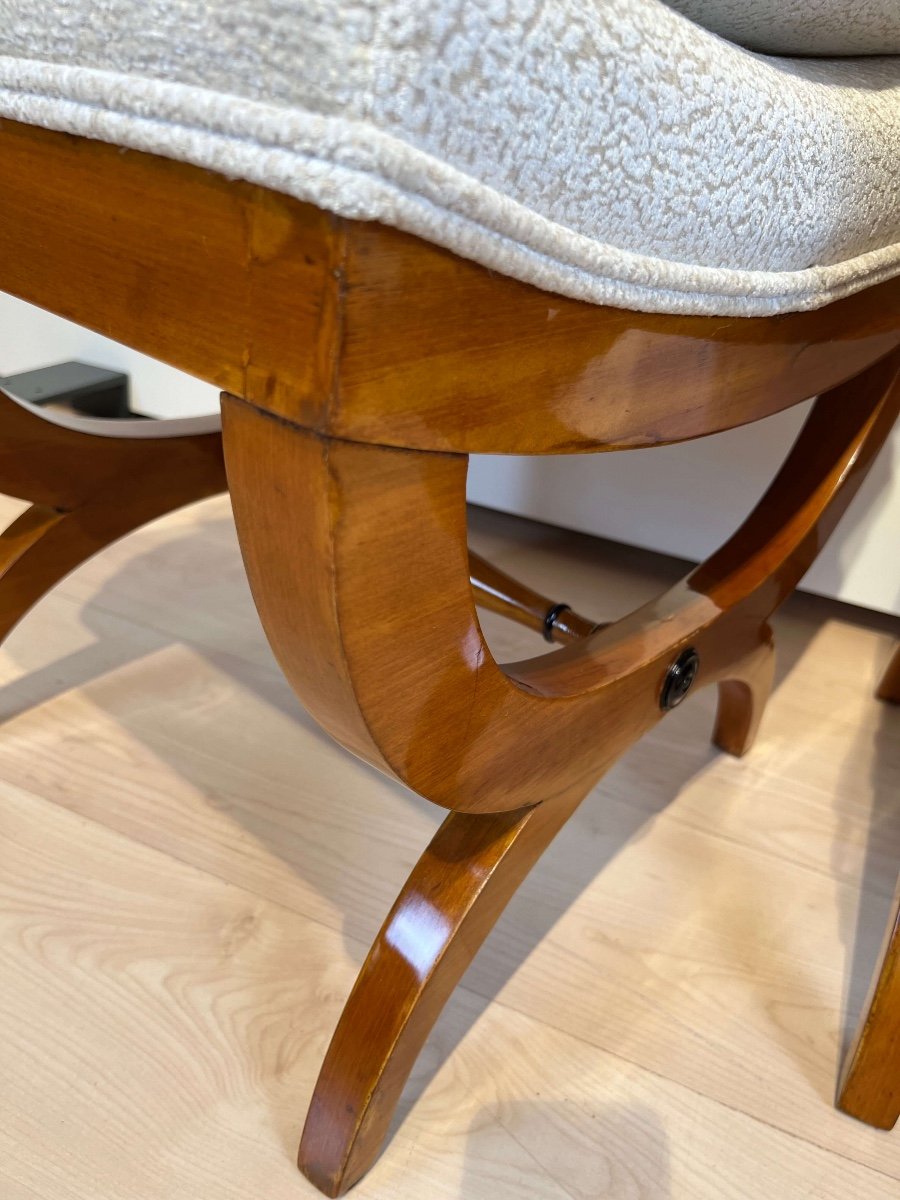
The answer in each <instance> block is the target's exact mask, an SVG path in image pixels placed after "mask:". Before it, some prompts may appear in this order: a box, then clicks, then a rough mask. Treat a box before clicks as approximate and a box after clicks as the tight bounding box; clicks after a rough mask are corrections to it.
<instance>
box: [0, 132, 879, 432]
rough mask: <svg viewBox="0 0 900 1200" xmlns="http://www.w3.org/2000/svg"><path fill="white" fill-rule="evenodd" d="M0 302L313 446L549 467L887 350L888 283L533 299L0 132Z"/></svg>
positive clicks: (244, 193)
mask: <svg viewBox="0 0 900 1200" xmlns="http://www.w3.org/2000/svg"><path fill="white" fill-rule="evenodd" d="M0 155H2V158H3V162H4V166H5V173H4V177H5V186H4V188H3V189H2V194H0V287H2V288H3V290H5V291H9V292H12V293H14V294H15V295H17V296H21V297H22V298H23V299H26V300H29V301H31V302H32V303H34V304H38V305H41V306H42V307H44V308H48V309H50V310H51V311H53V312H56V313H58V314H60V315H61V316H65V317H68V318H70V319H71V320H74V321H77V322H79V323H80V324H82V325H87V326H89V327H90V328H92V329H96V330H98V331H99V332H101V333H103V334H106V335H107V336H109V337H113V338H116V339H117V340H119V341H122V342H125V343H126V344H128V345H130V346H132V347H134V348H135V349H138V350H142V351H144V352H146V353H148V354H152V355H154V356H155V357H157V358H159V359H162V360H163V361H165V362H168V363H171V364H172V365H173V366H176V367H180V368H181V369H182V370H185V371H188V372H190V373H191V374H193V375H197V376H199V377H200V378H202V379H204V380H206V381H207V382H209V383H212V384H215V385H216V386H218V387H220V388H224V389H226V390H227V391H229V392H232V393H234V394H235V395H238V396H241V397H242V398H244V399H247V400H251V401H252V402H254V403H255V404H258V405H260V406H262V407H266V408H269V409H270V410H271V411H274V412H277V413H280V414H282V415H284V416H287V417H289V418H290V419H291V420H292V421H295V422H298V423H299V424H302V425H306V426H309V427H311V428H315V429H317V430H318V431H319V432H322V433H328V434H331V435H333V436H338V437H345V438H351V439H353V440H356V441H369V442H376V443H381V444H386V445H395V446H406V447H412V448H417V449H423V450H441V451H444V450H447V451H453V452H476V451H482V452H492V453H504V454H510V453H521V454H525V453H548V452H554V453H562V452H571V451H584V450H590V449H596V448H609V447H614V446H636V445H647V444H654V443H659V442H668V441H677V440H681V439H684V438H690V437H696V436H698V435H701V434H706V433H711V432H713V431H714V430H718V429H726V428H730V427H732V426H735V425H740V424H742V423H744V422H747V421H752V420H756V419H758V418H760V417H762V416H766V415H768V414H770V413H773V412H778V411H780V410H782V409H784V408H787V407H788V406H790V405H792V404H796V403H798V402H799V401H801V400H804V399H806V398H807V397H809V396H812V395H815V394H817V393H819V392H822V391H824V390H826V389H827V388H831V387H834V386H836V385H837V384H839V383H841V382H842V381H844V380H846V379H848V378H850V377H852V376H853V375H856V374H858V373H859V372H860V371H862V370H864V369H865V368H866V367H867V366H869V365H870V364H871V363H873V362H874V361H875V360H876V359H878V358H880V357H883V356H884V355H886V354H887V353H889V352H890V351H891V350H892V349H894V348H895V347H896V346H897V345H898V344H900V322H898V318H897V312H898V305H900V281H898V280H896V279H895V280H891V281H889V282H887V283H884V284H881V285H879V286H878V287H875V288H871V289H869V290H867V291H864V292H860V293H858V294H857V295H855V296H850V297H848V298H847V299H845V300H841V301H839V302H838V303H835V304H832V305H829V306H827V307H826V308H824V309H820V310H817V311H814V312H805V313H793V314H787V315H783V316H778V317H761V318H752V319H723V318H720V317H673V316H665V315H662V316H660V315H655V314H645V313H632V312H627V311H625V310H621V309H611V308H604V307H598V306H596V305H591V304H586V303H583V302H580V301H575V300H570V299H567V298H566V297H561V296H555V295H551V294H550V293H547V292H543V291H540V290H539V289H537V288H534V287H530V286H528V285H526V284H521V283H518V282H516V281H515V280H511V279H507V278H505V277H503V276H501V275H497V274H496V273H495V272H492V271H489V270H487V269H485V268H483V267H481V266H479V265H477V264H475V263H472V262H468V261H466V260H463V259H460V258H458V257H456V256H455V255H453V254H450V253H449V252H447V251H443V250H441V249H440V248H438V247H435V246H432V245H429V244H428V243H426V242H423V241H421V240H419V239H417V238H415V237H412V236H410V235H407V234H403V233H401V232H399V231H397V230H394V229H388V228H386V227H384V226H381V225H377V224H373V223H365V222H353V221H344V220H339V219H337V218H334V217H331V216H329V215H328V214H325V213H323V212H320V211H319V210H317V209H315V208H313V207H311V206H310V205H304V204H302V203H300V202H299V201H296V200H293V199H291V198H289V197H287V196H283V195H279V194H277V193H274V192H270V191H267V190H266V189H263V188H259V187H254V186H252V185H250V184H246V183H242V182H240V181H235V180H227V179H225V178H223V177H221V176H218V175H216V174H214V173H212V172H208V171H202V170H200V169H198V168H195V167H190V166H187V165H185V164H183V163H176V162H172V161H169V160H167V159H161V158H156V157H154V156H152V155H147V154H141V153H137V152H135V151H122V150H120V149H119V148H117V147H113V146H107V145H104V144H103V143H101V142H94V141H90V140H88V139H84V138H76V137H72V136H70V135H67V134H60V133H52V132H50V131H47V130H40V129H35V128H31V127H27V126H22V125H17V124H15V123H13V122H10V121H2V122H0Z"/></svg>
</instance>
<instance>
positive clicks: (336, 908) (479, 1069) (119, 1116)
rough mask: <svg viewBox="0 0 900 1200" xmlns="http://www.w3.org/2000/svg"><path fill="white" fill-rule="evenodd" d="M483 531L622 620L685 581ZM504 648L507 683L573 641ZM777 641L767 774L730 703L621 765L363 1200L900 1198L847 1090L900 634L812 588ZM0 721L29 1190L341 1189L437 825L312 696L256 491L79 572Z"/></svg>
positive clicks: (882, 1144) (1, 996) (492, 542)
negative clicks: (309, 1143) (352, 1052)
mask: <svg viewBox="0 0 900 1200" xmlns="http://www.w3.org/2000/svg"><path fill="white" fill-rule="evenodd" d="M10 511H13V510H12V509H11V508H10ZM4 515H5V513H4ZM474 523H475V528H474V530H473V544H474V545H475V546H476V547H477V549H478V551H479V552H480V553H482V554H485V555H488V556H489V557H491V558H492V559H496V561H498V562H500V563H502V564H503V566H504V569H506V570H508V571H509V572H510V573H512V574H514V575H516V576H519V577H522V578H528V579H534V580H536V581H537V584H538V586H539V587H540V588H541V589H542V590H549V589H550V587H551V585H555V586H557V587H559V588H561V589H562V591H563V594H565V595H566V596H568V597H569V598H570V599H571V600H572V602H573V604H574V605H575V606H576V607H578V608H583V609H584V610H586V611H590V609H589V608H588V604H589V601H590V599H591V597H598V596H602V597H603V598H604V599H603V606H602V609H601V610H598V615H600V616H603V617H605V618H610V617H614V616H615V615H616V614H617V612H618V611H620V610H623V609H629V608H633V607H635V606H638V605H639V604H640V603H641V602H642V600H643V599H645V598H646V597H647V595H648V594H652V593H653V592H654V591H658V590H661V589H662V588H664V587H665V586H666V584H667V582H669V581H674V580H675V579H677V577H678V574H679V573H680V569H679V565H678V564H670V563H666V562H664V561H660V560H657V559H656V558H654V557H653V556H650V555H642V554H637V553H634V552H628V551H625V550H623V549H622V548H621V547H614V546H605V545H603V544H602V543H596V542H594V541H593V540H592V539H589V538H584V537H579V536H577V535H567V534H563V533H560V532H558V531H556V532H553V531H547V530H540V529H535V528H534V527H532V526H530V525H528V524H526V523H523V522H517V521H515V520H514V519H511V518H501V517H499V516H495V515H493V514H475V518H474ZM484 624H485V627H486V631H487V633H488V636H489V638H490V640H491V644H492V646H493V647H494V651H495V654H496V655H497V656H498V657H499V658H501V659H502V658H504V657H505V658H509V659H512V660H516V659H521V658H524V657H526V656H527V655H528V654H529V652H532V651H533V650H537V649H538V648H539V647H540V644H541V643H540V641H539V639H537V638H536V637H535V635H533V634H531V633H529V631H527V630H525V629H523V628H520V627H518V626H515V625H511V624H509V623H506V622H501V621H500V620H499V619H494V616H493V614H486V615H485V617H484ZM775 633H776V637H777V640H778V643H779V651H780V668H781V669H780V682H779V685H778V687H777V689H776V691H775V693H774V695H773V698H772V701H771V705H770V709H769V712H768V716H767V719H766V720H765V721H764V724H763V728H762V731H761V735H760V741H759V742H758V744H757V747H756V750H755V752H754V754H753V755H751V756H750V757H749V758H747V759H744V760H741V761H737V760H734V759H731V758H728V757H726V756H715V755H712V754H711V753H710V752H709V750H708V748H707V747H705V746H704V744H703V739H704V736H705V733H706V732H707V731H708V729H709V727H710V724H711V722H712V719H713V714H714V701H715V697H714V694H713V693H712V692H710V691H704V692H701V693H699V694H698V695H697V696H696V697H695V698H691V699H690V700H689V701H688V702H686V703H685V705H683V706H682V707H681V708H680V709H679V710H678V711H677V712H676V713H673V714H672V716H671V717H670V718H669V719H668V720H667V721H665V722H663V723H662V724H661V725H659V726H658V727H657V728H656V729H655V730H654V731H652V732H651V733H650V734H649V735H648V737H647V738H646V739H645V740H644V741H643V742H642V743H641V744H640V745H639V746H638V747H636V748H635V750H634V752H633V753H632V754H630V755H629V756H627V758H626V759H625V760H624V761H623V762H622V763H621V764H620V765H619V766H617V767H616V768H615V769H614V771H613V772H612V773H611V774H610V775H609V776H608V777H607V780H606V782H605V784H604V785H603V787H602V789H600V790H599V791H597V792H595V793H594V794H593V795H592V796H591V797H590V798H589V799H588V800H587V801H586V802H585V804H584V805H582V807H581V808H580V809H579V811H578V812H577V813H576V814H575V815H574V816H573V818H572V819H571V821H570V822H569V823H568V824H567V825H566V827H565V828H564V830H563V831H562V832H561V833H560V835H559V838H558V839H557V841H556V842H555V843H554V845H553V846H552V847H551V848H550V850H549V851H548V852H547V854H546V855H545V856H544V858H543V859H542V862H541V864H540V865H539V866H538V867H537V868H536V870H535V872H533V874H532V876H531V878H530V879H529V880H528V881H526V883H525V884H524V885H523V888H522V889H521V890H520V892H519V894H518V895H517V897H516V898H515V899H514V900H513V901H512V905H511V908H510V909H509V910H508V912H507V915H506V917H505V918H504V920H503V921H502V922H501V923H500V925H499V927H498V928H497V929H496V931H495V933H494V935H493V937H492V941H491V947H490V953H487V954H485V955H483V956H479V958H478V959H477V960H476V963H475V964H474V966H473V968H472V970H471V971H470V972H469V974H468V976H467V978H466V980H464V982H463V984H462V986H461V987H460V988H459V989H457V991H456V993H455V996H454V999H453V1001H452V1002H451V1004H450V1006H449V1007H448V1009H447V1010H446V1011H445V1014H444V1016H443V1017H442V1019H441V1020H440V1021H439V1023H438V1025H437V1027H436V1029H435V1031H434V1034H433V1036H432V1037H431V1038H430V1039H429V1043H428V1045H427V1047H426V1051H425V1055H424V1058H423V1061H422V1063H421V1066H420V1068H419V1069H418V1071H417V1073H416V1076H415V1082H414V1085H413V1086H414V1093H413V1094H414V1095H416V1096H418V1097H419V1098H418V1099H417V1100H416V1103H415V1104H413V1105H409V1106H407V1107H406V1110H405V1115H404V1118H403V1120H402V1122H401V1123H400V1125H399V1127H398V1129H397V1132H396V1133H395V1134H394V1139H393V1142H392V1150H391V1153H389V1154H386V1155H384V1156H383V1158H382V1159H381V1160H380V1162H379V1163H378V1164H377V1166H376V1167H375V1168H374V1169H373V1171H372V1172H371V1173H370V1174H369V1175H368V1176H367V1178H366V1179H365V1180H364V1181H363V1182H362V1183H360V1184H359V1186H358V1188H357V1189H356V1191H355V1192H354V1193H353V1194H354V1195H358V1196H360V1197H361V1198H363V1200H382V1198H383V1200H387V1198H388V1197H390V1198H391V1200H406V1198H407V1197H409V1198H410V1200H413V1198H416V1200H418V1197H421V1196H422V1195H432V1194H434V1195H445V1196H448V1197H457V1196H458V1197H464V1198H465V1200H488V1198H490V1200H498V1198H499V1200H535V1197H540V1198H541V1200H566V1197H567V1196H571V1195H592V1194H596V1191H597V1189H598V1188H602V1189H603V1190H604V1191H605V1192H606V1194H607V1195H608V1196H610V1197H611V1198H613V1200H722V1197H725V1198H726V1200H771V1197H772V1196H802V1195H804V1194H805V1193H809V1192H810V1191H812V1192H813V1194H818V1195H821V1196H823V1197H826V1198H827V1200H839V1198H842V1200H846V1197H847V1196H853V1197H858V1198H860V1200H892V1198H893V1196H894V1195H895V1193H896V1188H897V1180H898V1179H900V1145H898V1142H897V1139H896V1138H895V1137H893V1136H885V1135H884V1134H879V1133H876V1132H875V1131H873V1130H871V1129H869V1128H868V1127H866V1126H864V1125H862V1124H859V1123H858V1122H855V1121H850V1120H848V1119H847V1118H846V1117H842V1116H841V1115H840V1114H838V1113H836V1112H834V1111H832V1110H831V1109H830V1107H829V1096H830V1094H831V1093H833V1086H834V1084H833V1081H834V1073H835V1069H836V1057H837V1031H838V1030H839V1029H840V1027H841V1025H842V1021H843V1017H842V1012H843V1011H844V1010H845V1008H846V1004H847V1001H846V999H845V995H844V993H845V989H847V988H848V987H851V988H852V990H854V991H855V989H856V987H857V986H864V984H865V975H866V973H867V970H868V962H867V959H871V957H872V956H874V953H875V951H876V949H877V938H878V930H877V929H876V928H874V927H876V926H881V925H883V918H884V915H885V908H886V905H887V904H888V902H889V899H890V893H891V889H892V885H893V879H894V875H895V872H896V862H897V861H898V858H900V829H898V827H897V823H896V820H894V818H893V815H892V814H894V815H895V804H894V797H895V795H896V792H895V788H896V770H897V765H898V758H897V754H898V751H900V724H898V723H897V720H896V715H897V714H896V710H895V709H893V708H892V707H887V706H884V705H878V704H877V703H875V702H874V701H873V699H872V698H871V696H872V690H873V688H874V684H875V680H876V678H877V675H876V672H877V669H878V668H879V667H880V666H883V663H884V661H885V658H886V657H887V656H888V653H889V651H890V650H891V649H892V646H893V641H894V638H895V636H896V629H895V627H894V624H892V623H890V622H887V621H885V620H880V621H879V620H878V619H877V618H874V617H870V616H866V615H865V614H860V613H854V612H853V611H852V610H848V609H846V608H842V606H840V605H836V604H833V603H830V602H826V601H822V600H818V599H816V598H813V597H804V596H797V597H795V598H794V599H793V600H791V601H789V602H788V604H787V605H786V606H785V607H784V608H783V609H782V610H781V612H780V613H779V614H777V615H776V618H775ZM229 651H230V653H229ZM0 704H2V707H0V712H2V713H3V714H4V716H5V717H6V723H5V725H4V728H3V736H2V737H0V778H2V780H3V784H2V786H0V793H2V794H0V824H2V827H3V840H4V845H5V846H6V847H7V852H6V853H4V854H2V855H0V881H2V882H0V886H2V897H3V900H2V905H0V910H2V914H3V916H2V920H3V937H2V939H0V943H2V947H3V955H4V957H3V980H4V986H3V988H2V989H0V1024H2V1026H3V1028H4V1030H5V1031H6V1035H7V1038H6V1043H5V1051H4V1058H3V1063H4V1069H3V1072H2V1077H0V1144H2V1166H0V1191H2V1192H3V1194H4V1195H5V1196H9V1197H11V1198H14V1200H20V1197H23V1196H24V1197H29V1200H34V1198H35V1197H37V1198H39V1200H59V1198H60V1197H61V1196H64V1197H65V1198H66V1200H96V1198H97V1196H98V1194H102V1195H116V1196H121V1197H122V1198H123V1200H161V1197H163V1196H174V1195H179V1196H180V1195H182V1194H184V1192H185V1190H186V1189H187V1190H189V1191H190V1194H191V1195H194V1196H198V1197H203V1198H204V1200H205V1198H206V1197H213V1196H221V1197H225V1198H226V1200H231V1197H235V1198H236V1197H238V1196H246V1195H247V1194H255V1193H256V1192H259V1191H261V1190H262V1191H264V1192H265V1194H266V1196H268V1197H271V1198H272V1200H282V1198H283V1200H288V1198H289V1197H297V1196H304V1197H306V1196H310V1197H311V1196H313V1195H315V1192H314V1191H313V1189H312V1187H311V1185H308V1184H306V1183H305V1181H304V1180H303V1179H302V1178H300V1177H298V1176H297V1174H296V1170H295V1168H294V1164H293V1153H294V1148H295V1146H296V1138H297V1134H298V1131H299V1123H298V1106H302V1104H303V1101H304V1100H305V1097H306V1096H307V1095H308V1093H309V1091H310V1089H311V1088H312V1085H313V1082H314V1079H315V1075H316V1071H317V1070H318V1067H319V1063H320V1060H321V1056H322V1053H323V1052H324V1049H325V1046H326V1044H327V1040H328V1036H329V1033H330V1030H331V1027H332V1026H333V1024H334V1022H335V1020H336V1019H337V1016H338V1015H339V1009H340V1004H341V999H342V997H343V995H344V994H345V993H346V992H347V990H349V988H350V986H351V983H352V979H353V974H354V972H355V969H356V966H357V965H358V963H359V962H360V961H361V959H362V956H363V954H364V950H365V944H366V943H367V942H368V940H369V939H370V937H371V935H372V933H373V931H374V930H375V929H376V928H377V925H378V922H379V920H380V918H381V915H382V914H383V912H384V911H385V909H386V907H387V904H388V903H389V900H390V897H391V895H392V894H393V893H394V892H396V890H397V886H398V884H399V882H400V880H401V879H402V877H403V875H404V873H405V872H406V870H407V868H408V866H409V865H410V864H411V862H413V861H414V860H415V856H416V854H417V852H418V848H419V846H420V845H422V844H424V842H426V841H427V840H428V837H429V835H430V833H431V831H432V830H433V828H434V819H435V817H437V816H438V813H437V810H435V809H433V808H431V809H429V808H428V807H427V806H425V805H424V804H421V803H418V802H416V801H415V798H414V797H412V796H411V795H409V793H407V792H405V791H404V789H402V788H400V787H398V786H396V785H394V784H392V783H391V782H390V781H388V780H386V779H384V778H379V777H378V776H376V775H374V774H373V773H372V772H371V771H369V770H368V769H367V768H365V767H364V766H363V765H362V764H361V763H359V762H358V761H356V760H354V759H353V758H351V757H349V756H347V755H345V754H343V753H342V752H341V751H340V749H339V748H338V747H336V746H334V745H333V743H331V742H330V741H329V740H326V739H323V738H322V737H321V736H320V735H319V734H318V733H317V731H316V729H315V727H314V726H312V725H311V724H310V723H309V722H308V721H307V720H306V719H305V718H304V717H303V715H302V713H300V711H299V709H298V708H297V706H296V705H294V704H293V703H292V701H291V698H290V695H289V691H288V689H287V687H286V685H285V684H284V683H283V682H282V680H281V677H280V674H279V673H278V671H277V668H276V667H275V664H274V663H273V662H272V660H271V657H270V654H269V652H268V650H267V648H266V646H265V642H264V639H263V638H262V637H261V636H260V634H259V632H258V628H257V622H256V617H255V614H254V613H253V609H252V605H251V603H250V601H249V597H248V596H247V594H246V588H245V584H244V582H243V579H242V572H241V567H240V559H239V555H238V552H237V547H236V545H235V544H234V542H233V534H232V531H231V528H230V516H229V512H228V505H227V501H226V499H225V498H221V499H218V500H213V501H209V502H206V503H205V504H203V505H200V506H197V507H195V508H192V509H189V510H185V511H183V512H180V513H176V514H173V515H171V516H169V517H166V518H165V519H164V520H162V521H160V522H157V523H155V524H154V525H151V526H148V527H146V528H144V529H142V530H140V531H138V532H137V533H135V534H134V535H133V536H132V537H130V538H128V539H126V540H124V541H122V542H120V543H117V544H116V545H114V546H111V547H110V548H109V549H108V550H106V551H105V552H104V553H103V554H101V555H99V556H97V557H96V558H94V559H93V560H91V562H89V563H88V564H86V565H85V566H84V567H83V568H80V569H79V570H78V571H77V572H76V573H75V574H73V575H72V576H70V577H69V578H68V579H67V580H65V581H64V582H63V583H62V584H61V585H60V587H59V588H57V589H56V590H55V591H54V592H53V594H52V595H51V596H49V597H48V598H47V600H46V601H45V602H44V603H43V604H42V605H40V606H39V607H38V608H37V609H36V610H35V611H34V613H33V614H32V616H31V618H30V620H29V622H28V624H26V625H23V626H22V627H20V629H19V630H18V631H16V632H14V633H13V634H12V635H11V637H10V639H9V640H8V642H7V644H6V647H5V650H4V651H3V652H2V653H0ZM13 713H17V714H18V715H11V714H13ZM876 735H877V736H876ZM19 788H24V789H27V791H28V792H29V793H30V795H24V794H23V793H22V792H20V791H19V790H18V789H19ZM38 796H40V797H42V798H44V799H41V800H39V799H37V797H38ZM67 809H68V810H71V812H72V813H73V814H74V815H73V816H71V817H70V816H69V814H68V813H67V811H66V810H67ZM82 814H83V816H82ZM84 817H86V818H88V819H87V820H85V819H83V818H84ZM104 825H107V826H111V827H113V828H114V829H115V830H117V831H118V832H117V833H116V834H115V835H113V836H112V837H110V835H109V834H107V832H106V830H105V829H104ZM870 833H871V839H870V838H869V836H868V835H869V834H870ZM867 842H868V843H869V849H868V851H867ZM151 846H152V847H154V848H155V849H152V850H151V849H149V848H148V847H151ZM860 884H862V885H864V886H863V889H862V891H861V890H860ZM111 913H115V920H114V921H113V920H111V918H110V914H111ZM859 917H861V918H863V920H864V924H863V932H862V934H861V935H860V934H858V933H856V932H855V927H856V922H857V919H858V918H859ZM866 928H870V931H871V933H873V934H874V941H873V939H872V937H871V936H869V935H867V934H866V933H865V929H866ZM854 947H855V954H854V953H853V951H854ZM857 1003H858V1001H857ZM852 1004H853V1001H851V1006H852ZM11 1033H12V1035H13V1036H10V1034H11ZM82 1097H83V1098H84V1102H83V1103H78V1102H75V1101H79V1100H80V1099H81V1098H82Z"/></svg>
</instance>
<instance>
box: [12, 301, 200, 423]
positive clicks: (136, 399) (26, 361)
mask: <svg viewBox="0 0 900 1200" xmlns="http://www.w3.org/2000/svg"><path fill="white" fill-rule="evenodd" d="M72 358H77V359H81V361H82V362H89V363H93V364H95V365H96V366H98V367H109V368H110V370H113V371H125V372H127V374H128V375H129V376H130V378H131V406H132V408H133V409H134V410H135V412H140V413H145V414H146V415H147V416H148V417H198V416H202V415H203V414H204V413H209V412H215V411H216V410H217V409H218V407H219V394H218V392H217V391H216V389H215V388H212V387H210V386H209V385H208V384H205V383H200V382H199V381H198V380H196V379H191V377H190V376H189V375H184V374H182V372H181V371H175V370H173V369H172V367H166V366H163V364H162V363H159V362H156V361H155V359H152V358H147V356H146V355H145V354H138V353H137V351H135V350H129V349H128V348H127V347H126V346H120V345H119V343H118V342H111V341H110V340H109V338H104V337H101V336H100V335H99V334H98V333H90V332H89V331H88V330H87V329H82V327H81V326H80V325H73V324H72V322H71V321H64V320H62V318H61V317H54V316H51V314H50V313H47V312H44V311H43V309H40V308H35V307H34V306H33V305H31V304H25V303H23V302H22V301H21V300H14V299H13V297H12V296H7V295H5V294H4V293H3V292H0V375H15V374H16V373H17V372H18V371H31V370H33V369H34V368H35V367H46V366H49V365H50V364H51V363H57V362H65V361H66V360H67V359H72Z"/></svg>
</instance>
